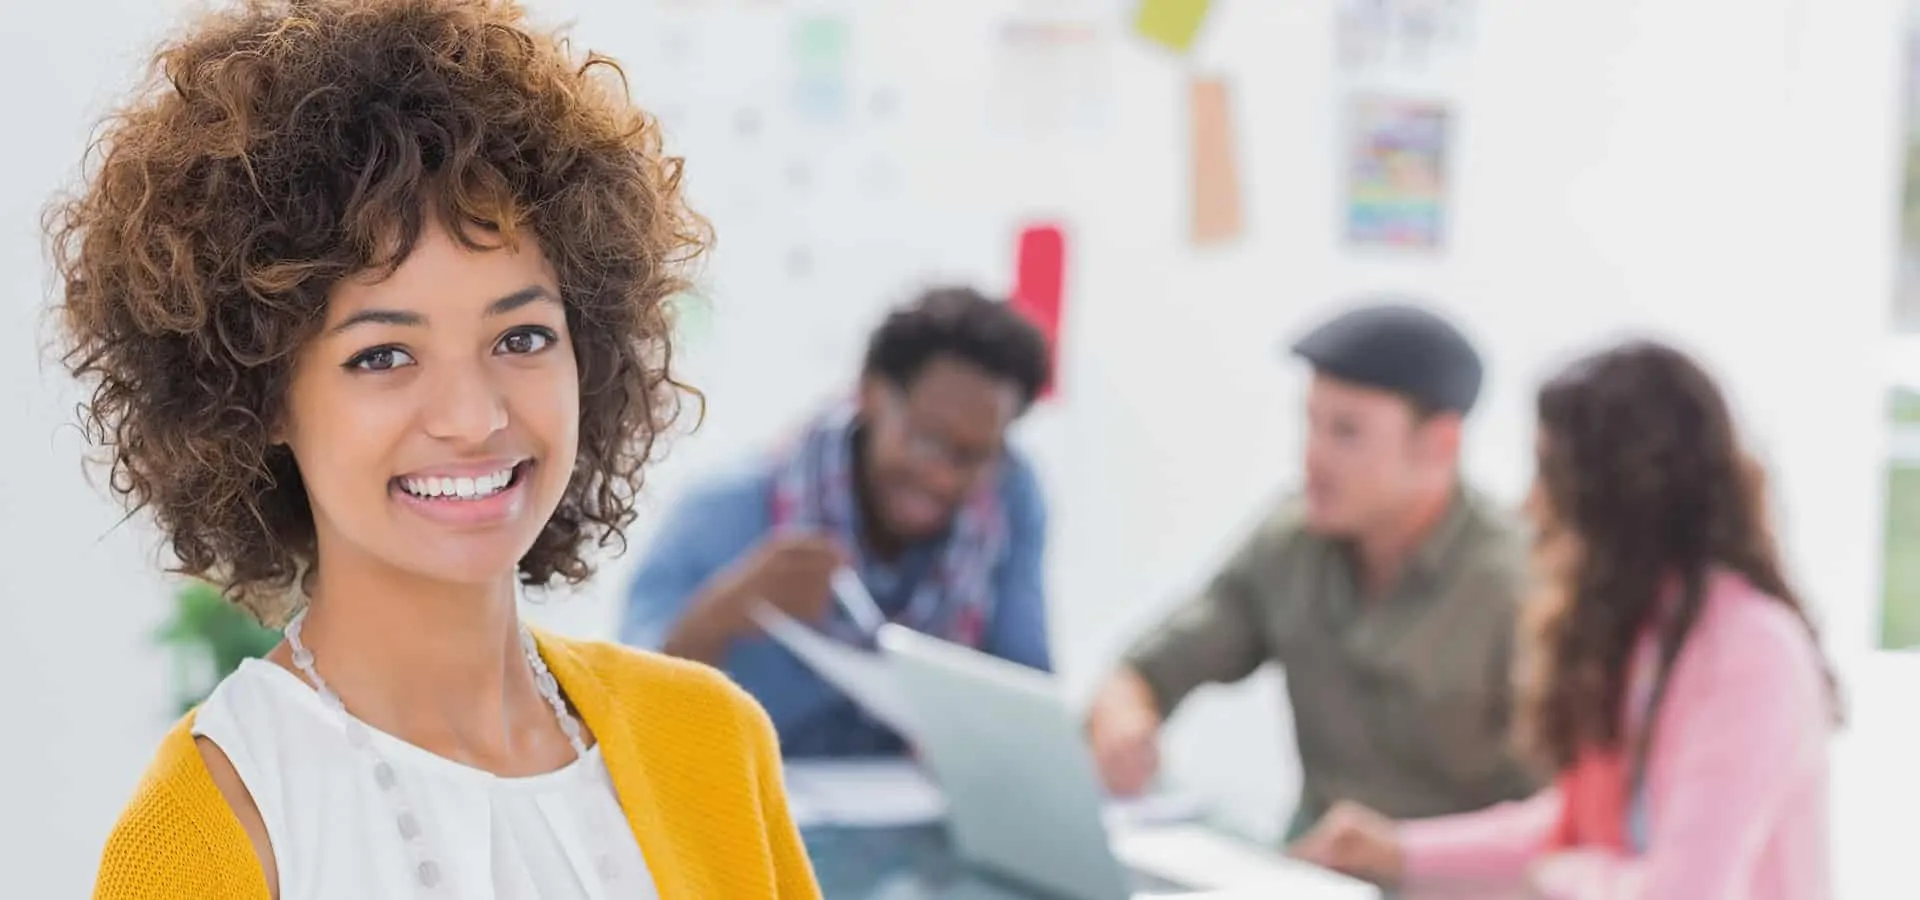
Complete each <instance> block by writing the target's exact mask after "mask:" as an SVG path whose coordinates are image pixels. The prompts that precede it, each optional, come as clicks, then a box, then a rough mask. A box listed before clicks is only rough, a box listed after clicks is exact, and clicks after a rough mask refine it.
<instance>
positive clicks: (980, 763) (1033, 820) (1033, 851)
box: [879, 625, 1186, 900]
mask: <svg viewBox="0 0 1920 900" xmlns="http://www.w3.org/2000/svg"><path fill="white" fill-rule="evenodd" d="M879 644H880V648H881V651H882V652H883V653H885V654H886V655H887V656H888V657H889V658H890V659H891V661H892V663H893V669H894V673H895V677H896V678H898V679H899V683H900V687H901V688H902V689H903V690H904V692H905V694H906V695H907V698H908V699H909V700H910V701H911V704H912V707H913V713H912V715H913V720H914V721H913V730H914V736H915V747H916V749H917V750H918V752H919V754H920V757H921V761H922V762H923V763H924V764H925V765H926V766H927V768H928V769H929V770H930V772H931V773H932V775H933V777H934V779H935V780H936V781H938V782H939V783H940V787H941V790H942V791H943V792H944V793H945V794H946V797H947V830H948V834H949V835H950V838H951V840H952V841H953V845H954V849H955V852H956V853H957V855H958V856H959V857H960V859H961V860H962V861H963V862H965V863H967V864H969V865H970V866H973V867H975V868H977V869H980V870H983V871H986V872H988V873H991V874H994V875H998V876H1001V877H1003V878H1005V879H1008V880H1010V881H1013V882H1016V883H1018V884H1020V885H1022V886H1024V887H1026V888H1028V889H1031V890H1035V891H1040V892H1043V893H1046V894H1049V895H1053V896H1057V897H1060V898H1063V900H1128V898H1130V897H1135V896H1142V895H1153V894H1177V893H1179V892H1181V891H1182V890H1184V889H1186V888H1185V887H1184V886H1182V885H1178V884H1172V883H1168V882H1166V881H1164V880H1159V879H1155V878H1153V877H1151V876H1148V875H1146V874H1144V873H1138V872H1132V871H1129V870H1128V869H1127V868H1126V867H1125V866H1124V865H1122V864H1121V862H1120V860H1119V858H1118V857H1116V856H1115V855H1114V851H1113V843H1112V836H1111V835H1109V834H1108V832H1107V826H1106V821H1105V819H1104V817H1103V815H1102V811H1103V809H1104V804H1105V796H1106V795H1105V793H1104V791H1103V790H1102V789H1101V786H1100V782H1099V777H1098V775H1097V774H1096V770H1095V767H1094V761H1093V755H1092V753H1091V751H1090V750H1089V749H1088V748H1087V745H1086V741H1085V739H1084V738H1083V737H1082V735H1081V731H1080V723H1079V721H1078V720H1077V719H1076V718H1075V717H1074V716H1073V714H1072V713H1071V712H1069V710H1068V708H1067V704H1066V703H1065V702H1064V700H1063V698H1062V697H1061V696H1060V694H1059V690H1058V688H1057V687H1056V686H1055V684H1054V681H1053V679H1052V678H1050V677H1049V676H1047V675H1046V674H1045V673H1041V672H1037V671H1034V670H1033V669H1029V668H1027V667H1025V666H1021V665H1018V664H1016V663H1011V662H1007V661H1005V660H1002V659H999V658H997V657H993V656H989V655H987V654H985V653H980V652H978V651H975V650H972V649H969V648H967V647H962V646H960V645H958V644H954V643H951V642H949V641H944V640H941V639H939V638H935V637H929V636H927V635H924V634H921V633H919V632H916V631H913V630H911V629H908V628H905V627H902V626H898V625H886V626H884V627H882V628H881V629H880V631H879Z"/></svg>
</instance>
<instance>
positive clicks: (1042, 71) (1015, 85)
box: [987, 3, 1113, 137]
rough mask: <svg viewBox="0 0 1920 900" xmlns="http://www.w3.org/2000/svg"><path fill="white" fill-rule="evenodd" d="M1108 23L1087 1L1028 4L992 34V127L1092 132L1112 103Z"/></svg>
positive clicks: (1025, 133)
mask: <svg viewBox="0 0 1920 900" xmlns="http://www.w3.org/2000/svg"><path fill="white" fill-rule="evenodd" d="M1112 32H1113V26H1112V25H1111V24H1110V23H1109V22H1108V21H1107V20H1106V17H1105V16H1103V15H1101V14H1099V13H1098V12H1097V11H1096V9H1095V8H1094V7H1093V6H1092V5H1091V4H1085V3H1081V4H1068V5H1065V6H1060V5H1046V6H1041V5H1037V4H1036V5H1033V6H1031V7H1029V8H1023V9H1022V10H1020V11H1017V12H1015V13H1014V14H1012V15H1009V16H1008V17H1007V18H1005V19H1004V20H1002V21H1001V22H1000V23H999V25H998V26H997V27H996V28H995V31H994V46H993V73H992V81H991V84H990V88H989V90H990V94H989V96H988V98H987V104H988V109H987V114H988V124H989V127H990V128H991V129H992V130H993V131H994V132H996V133H998V134H1002V135H1016V136H1022V137H1045V136H1055V135H1063V134H1069V135H1082V136H1086V135H1097V134H1098V133H1100V132H1101V131H1102V130H1103V129H1104V128H1105V127H1106V124H1107V121H1108V118H1109V116H1110V114H1111V110H1110V108H1109V107H1110V105H1111V102H1112V77H1113V75H1112V67H1113V63H1112V43H1113V41H1112Z"/></svg>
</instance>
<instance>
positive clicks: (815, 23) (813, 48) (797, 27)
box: [792, 15, 852, 124]
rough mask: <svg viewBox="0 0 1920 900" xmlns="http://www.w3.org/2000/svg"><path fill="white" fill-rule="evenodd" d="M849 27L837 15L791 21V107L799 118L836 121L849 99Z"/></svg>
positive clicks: (839, 119)
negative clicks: (792, 91)
mask: <svg viewBox="0 0 1920 900" xmlns="http://www.w3.org/2000/svg"><path fill="white" fill-rule="evenodd" d="M849 31H850V29H849V27H848V25H847V20H845V19H843V18H840V17H837V16H823V15H816V16H801V17H799V18H796V19H795V20H794V23H793V36H792V40H793V90H794V97H793V102H794V109H795V111H796V112H798V113H799V116H800V119H801V120H802V121H807V122H813V123H816V124H838V123H841V122H843V121H845V120H846V116H847V107H848V105H849V103H850V101H851V98H850V96H849V95H850V94H851V92H852V91H851V88H850V87H849V85H848V81H849V75H850V73H849V69H850V68H851V67H850V65H849V63H848V50H849V46H848V45H849V43H850V39H849Z"/></svg>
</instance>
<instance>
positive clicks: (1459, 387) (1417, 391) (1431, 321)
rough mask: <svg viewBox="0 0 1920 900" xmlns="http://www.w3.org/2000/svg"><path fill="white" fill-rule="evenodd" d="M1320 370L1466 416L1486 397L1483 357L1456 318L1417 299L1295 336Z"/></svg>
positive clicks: (1366, 309)
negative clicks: (1450, 319) (1452, 319)
mask: <svg viewBox="0 0 1920 900" xmlns="http://www.w3.org/2000/svg"><path fill="white" fill-rule="evenodd" d="M1292 349H1293V352H1294V353H1295V354H1296V355H1298V356H1299V357H1301V358H1302V359H1305V360H1306V361H1307V362H1308V363H1309V364H1311V365H1312V366H1313V368H1314V370H1315V371H1317V372H1321V373H1324V374H1326V375H1329V376H1331V377H1334V378H1338V379H1340V380H1341V381H1348V382H1353V383H1355V384H1361V385H1366V386H1368V387H1373V388H1379V389H1381V390H1387V391H1392V392H1393V393H1396V394H1400V395H1403V396H1405V397H1406V398H1407V399H1409V400H1412V401H1413V402H1414V403H1416V404H1418V405H1419V406H1421V407H1424V408H1426V409H1428V410H1431V411H1434V412H1455V413H1460V414H1461V415H1465V414H1466V413H1467V412H1468V411H1470V410H1472V409H1473V404H1474V401H1475V400H1477V399H1479V396H1480V379H1481V364H1480V354H1479V353H1478V352H1476V351H1475V350H1474V349H1473V344H1472V343H1470V342H1469V341H1468V340H1467V338H1466V335H1464V334H1461V333H1460V330H1459V329H1458V328H1455V327H1454V326H1453V324H1452V323H1450V322H1448V321H1447V320H1446V319H1443V318H1441V317H1440V316H1438V315H1435V314H1434V313H1432V312H1430V311H1428V310H1425V309H1421V308H1420V307H1418V306H1414V305H1412V304H1410V303H1398V302H1393V303H1375V304H1370V305H1367V306H1362V307H1358V308H1355V309H1353V310H1350V311H1348V312H1345V313H1342V314H1340V315H1339V316H1336V317H1334V318H1333V319H1331V320H1329V321H1327V322H1325V323H1323V324H1321V325H1320V326H1319V327H1317V328H1315V329H1313V330H1312V331H1310V332H1307V334H1306V336H1304V337H1302V338H1300V339H1299V340H1298V341H1295V342H1294V344H1293V348H1292Z"/></svg>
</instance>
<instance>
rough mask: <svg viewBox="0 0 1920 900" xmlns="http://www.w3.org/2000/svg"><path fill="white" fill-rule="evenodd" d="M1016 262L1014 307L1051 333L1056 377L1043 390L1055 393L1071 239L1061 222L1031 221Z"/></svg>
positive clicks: (1023, 232)
mask: <svg viewBox="0 0 1920 900" xmlns="http://www.w3.org/2000/svg"><path fill="white" fill-rule="evenodd" d="M1018 253H1019V256H1018V258H1017V260H1016V262H1015V265H1014V271H1015V273H1016V274H1015V280H1014V286H1013V295H1012V297H1011V302H1012V303H1013V307H1014V308H1015V309H1017V310H1019V311H1020V312H1021V313H1023V314H1025V315H1026V316H1027V317H1028V318H1030V319H1032V320H1033V321H1034V323H1035V324H1037V325H1038V326H1039V327H1040V331H1041V333H1042V334H1045V335H1046V336H1047V348H1048V354H1049V359H1050V360H1051V361H1052V366H1051V368H1052V370H1053V378H1052V379H1051V380H1050V381H1049V382H1048V383H1047V385H1046V387H1044V388H1042V389H1041V391H1040V396H1041V397H1043V398H1045V397H1051V396H1053V394H1054V386H1055V385H1056V384H1057V383H1058V382H1059V380H1060V322H1061V312H1062V301H1063V299H1064V297H1065V286H1066V285H1065V282H1066V259H1067V239H1066V235H1065V234H1064V233H1063V232H1062V231H1061V230H1060V226H1058V225H1031V226H1028V227H1026V228H1024V229H1021V231H1020V244H1019V251H1018Z"/></svg>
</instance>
